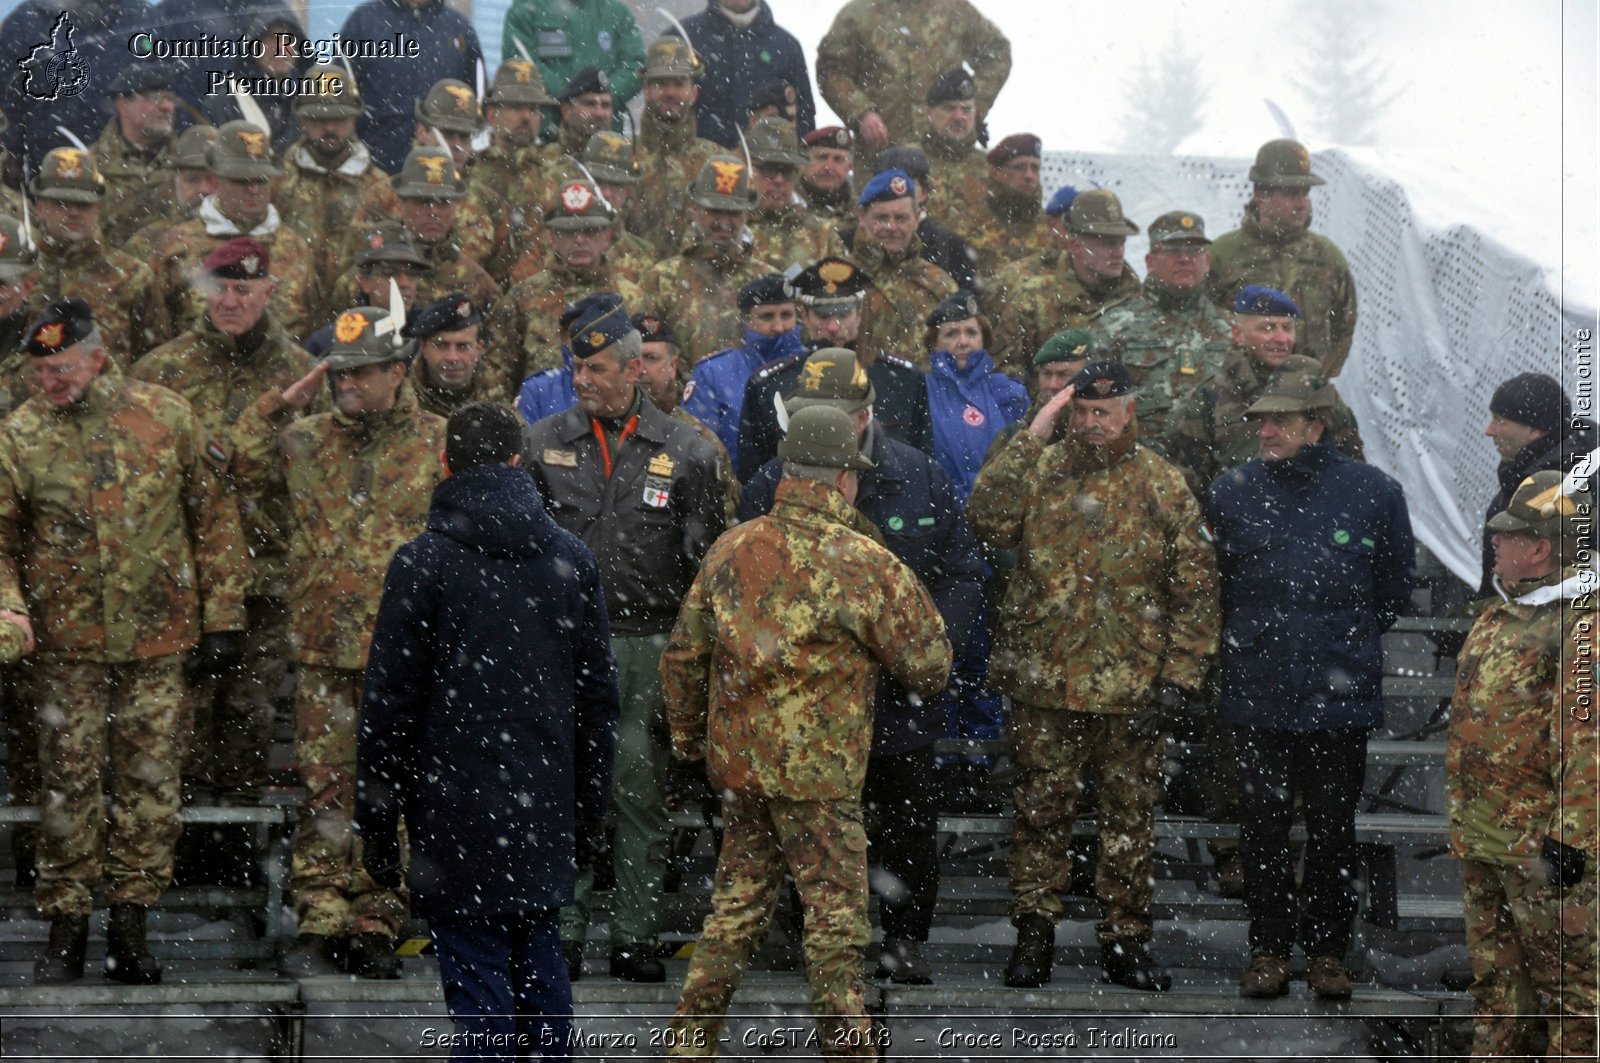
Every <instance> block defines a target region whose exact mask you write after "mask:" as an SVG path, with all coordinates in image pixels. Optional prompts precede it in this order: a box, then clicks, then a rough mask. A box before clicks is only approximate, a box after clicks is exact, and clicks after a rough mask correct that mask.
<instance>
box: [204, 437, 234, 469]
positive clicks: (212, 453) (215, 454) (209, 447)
mask: <svg viewBox="0 0 1600 1063" xmlns="http://www.w3.org/2000/svg"><path fill="white" fill-rule="evenodd" d="M201 450H202V452H203V453H204V454H205V456H206V460H207V461H209V462H210V463H211V465H212V467H213V468H215V469H216V470H217V471H218V472H226V471H227V469H228V452H227V451H226V450H224V449H223V448H222V444H220V443H218V442H217V441H216V440H215V439H207V440H206V444H205V446H204V447H202V448H201Z"/></svg>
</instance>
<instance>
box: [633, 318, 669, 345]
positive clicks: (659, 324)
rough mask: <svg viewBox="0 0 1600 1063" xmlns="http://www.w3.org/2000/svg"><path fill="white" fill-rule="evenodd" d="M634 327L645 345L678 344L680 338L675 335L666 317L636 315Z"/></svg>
mask: <svg viewBox="0 0 1600 1063" xmlns="http://www.w3.org/2000/svg"><path fill="white" fill-rule="evenodd" d="M632 324H633V327H634V328H635V329H636V330H638V333H639V338H640V339H641V340H643V341H644V342H645V343H670V344H672V345H674V346H676V345H677V343H678V337H677V336H676V335H675V334H674V333H673V331H672V326H671V325H670V324H668V323H667V319H666V318H664V317H657V316H656V315H655V314H634V315H633V322H632Z"/></svg>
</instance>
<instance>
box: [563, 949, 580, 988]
mask: <svg viewBox="0 0 1600 1063" xmlns="http://www.w3.org/2000/svg"><path fill="white" fill-rule="evenodd" d="M561 960H562V962H563V963H565V964H566V965H567V981H569V982H576V981H577V980H578V979H580V978H582V977H583V942H581V941H563V942H562V943H561Z"/></svg>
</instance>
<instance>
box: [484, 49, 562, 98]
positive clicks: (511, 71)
mask: <svg viewBox="0 0 1600 1063" xmlns="http://www.w3.org/2000/svg"><path fill="white" fill-rule="evenodd" d="M483 102H484V103H485V104H489V105H491V106H492V105H495V104H502V103H525V104H531V105H532V106H535V107H554V106H555V103H556V98H555V97H554V96H552V95H550V90H549V89H547V88H545V87H544V77H543V76H542V75H540V73H539V68H538V67H537V66H535V65H534V64H533V63H530V62H528V60H526V59H507V60H505V61H504V62H503V63H501V64H500V69H498V70H496V71H495V72H494V84H493V85H491V86H490V87H489V95H488V96H486V97H485V98H484V101H483Z"/></svg>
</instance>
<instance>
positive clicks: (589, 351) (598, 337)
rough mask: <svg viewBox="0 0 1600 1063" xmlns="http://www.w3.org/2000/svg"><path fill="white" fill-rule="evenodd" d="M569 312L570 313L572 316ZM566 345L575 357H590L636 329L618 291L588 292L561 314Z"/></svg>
mask: <svg viewBox="0 0 1600 1063" xmlns="http://www.w3.org/2000/svg"><path fill="white" fill-rule="evenodd" d="M568 315H571V317H570V319H569V317H568ZM561 320H562V322H563V327H564V328H566V330H567V349H568V350H570V351H571V352H572V357H574V358H589V357H591V356H593V355H596V354H599V353H600V352H601V351H603V350H605V349H606V348H607V347H609V346H611V345H612V344H613V343H616V342H617V341H618V340H620V339H621V338H622V337H624V336H626V335H627V334H628V333H630V332H632V331H633V322H632V321H630V320H629V319H628V308H627V307H626V306H624V305H623V304H622V296H620V295H618V294H617V293H616V292H599V293H596V294H594V295H586V296H584V297H583V298H582V299H579V300H578V301H577V302H576V303H573V304H572V305H571V306H569V307H567V313H565V314H562V315H561Z"/></svg>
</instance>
